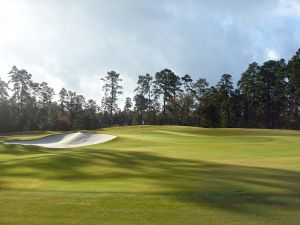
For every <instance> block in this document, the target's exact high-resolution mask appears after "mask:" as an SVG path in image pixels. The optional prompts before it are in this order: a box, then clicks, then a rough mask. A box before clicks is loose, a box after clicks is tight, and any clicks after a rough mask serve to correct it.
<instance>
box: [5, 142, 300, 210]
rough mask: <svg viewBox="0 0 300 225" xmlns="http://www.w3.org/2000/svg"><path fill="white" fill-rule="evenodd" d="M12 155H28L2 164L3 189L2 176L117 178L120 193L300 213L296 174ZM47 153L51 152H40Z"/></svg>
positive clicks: (134, 156) (91, 154) (145, 158)
mask: <svg viewBox="0 0 300 225" xmlns="http://www.w3.org/2000/svg"><path fill="white" fill-rule="evenodd" d="M11 148H12V146H4V149H3V150H2V151H1V152H0V156H1V154H2V153H3V152H4V153H6V154H7V152H8V151H9V152H11V151H12V149H11ZM14 151H15V152H11V153H12V154H15V153H17V155H18V152H19V151H20V152H22V154H23V153H24V152H27V153H28V154H30V153H31V154H32V155H30V157H26V158H18V159H12V160H7V161H2V162H0V171H1V172H0V188H2V189H3V190H5V189H6V190H8V189H10V188H9V187H7V186H5V185H1V184H2V182H1V181H2V180H3V178H5V177H13V178H14V177H15V179H18V178H29V179H30V178H34V179H40V180H45V181H47V182H49V181H51V182H54V183H55V182H56V181H63V182H67V183H68V182H69V183H72V184H73V183H74V184H77V182H83V183H84V185H87V186H88V185H95V183H94V182H97V185H99V186H101V184H102V183H103V184H104V183H105V182H110V181H116V180H117V181H118V184H120V183H122V182H123V183H124V187H123V188H124V189H122V188H120V189H119V190H120V192H122V190H124V192H136V193H142V192H146V193H160V194H165V195H170V197H171V198H176V199H178V200H180V201H184V202H191V203H194V204H203V205H207V206H210V207H213V208H219V209H222V210H229V211H235V212H239V213H247V214H249V213H255V214H259V213H262V212H261V211H259V210H257V211H255V210H254V208H255V206H259V207H261V206H263V207H269V206H272V207H274V206H275V207H284V208H287V209H289V210H296V211H297V210H299V209H300V201H299V197H300V173H299V172H295V171H289V170H282V169H271V168H263V167H251V166H243V165H231V164H222V163H213V162H207V161H198V160H186V159H180V158H171V157H165V156H161V155H157V154H153V153H149V152H125V151H117V150H89V149H78V150H76V151H70V150H69V151H67V152H64V151H56V152H53V151H52V150H42V149H41V148H31V147H18V148H16V149H15V150H14ZM50 152H52V153H55V154H44V153H50ZM37 153H38V155H34V154H37ZM24 168H26V169H28V168H29V169H30V171H31V172H30V173H28V172H26V171H25V170H23V169H24ZM103 168H106V169H105V170H103ZM89 182H90V183H89ZM132 182H141V183H143V182H146V184H147V185H148V186H147V188H146V189H143V188H142V189H136V190H132V189H130V185H129V186H127V185H128V184H130V183H132ZM116 185H117V184H116ZM99 190H100V189H99ZM152 190H153V191H152ZM100 191H101V190H100ZM297 199H298V200H297ZM249 207H250V208H251V210H252V211H251V210H250V209H249ZM253 210H254V211H253Z"/></svg>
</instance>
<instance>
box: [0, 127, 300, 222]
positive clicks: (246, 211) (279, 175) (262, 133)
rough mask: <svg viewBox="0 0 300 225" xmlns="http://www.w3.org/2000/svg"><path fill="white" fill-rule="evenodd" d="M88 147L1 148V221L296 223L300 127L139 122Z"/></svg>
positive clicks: (117, 129) (299, 208)
mask: <svg viewBox="0 0 300 225" xmlns="http://www.w3.org/2000/svg"><path fill="white" fill-rule="evenodd" d="M94 132H98V133H103V134H110V135H114V136H117V138H115V139H113V140H111V141H108V142H105V143H101V144H97V145H90V146H85V147H76V148H63V149H52V148H43V147H38V146H22V145H5V144H4V141H10V140H28V139H35V138H39V137H44V136H47V135H50V134H54V132H40V133H39V132H35V133H18V134H10V135H2V136H1V135H0V200H1V207H0V224H8V225H15V224H18V225H27V224H28V225H29V224H30V225H31V224H33V225H35V224H36V225H41V224H43V225H47V224H51V225H52V224H57V225H73V224H74V225H75V224H82V225H83V224H88V225H92V224H105V225H110V224H125V225H127V224H128V225H133V224H140V225H145V224H159V225H160V224H161V225H166V224H172V225H174V224H178V225H182V224H188V225H191V224H205V225H209V224H222V225H223V224H225V225H227V224H228V225H229V224H230V225H232V224H243V225H246V224H251V225H252V224H255V225H259V224H264V225H265V224H268V225H273V224H274V225H275V224H276V225H279V224H286V225H294V224H295V225H296V224H299V223H300V131H290V130H260V129H205V128H196V127H180V126H144V129H143V132H142V130H141V127H140V126H130V127H115V128H107V129H99V130H96V131H94Z"/></svg>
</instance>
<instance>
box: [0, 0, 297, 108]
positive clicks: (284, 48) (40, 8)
mask: <svg viewBox="0 0 300 225" xmlns="http://www.w3.org/2000/svg"><path fill="white" fill-rule="evenodd" d="M285 2H289V3H285ZM298 3H299V1H280V4H279V3H278V4H277V6H278V7H279V6H280V7H279V8H282V9H284V10H283V11H282V12H281V14H282V15H285V14H289V13H290V12H288V11H293V14H295V15H297V13H298V12H299V10H298V9H299V8H297V7H298V5H299V4H298ZM274 5H275V1H273V0H253V1H240V0H228V1H217V0H189V1H179V0H161V1H160V2H159V3H158V1H140V0H128V1H122V0H114V1H108V0H98V1H93V0H91V1H80V0H72V1H70V0H43V1H38V0H9V1H8V0H0V75H1V76H3V75H5V74H7V72H9V70H10V69H11V67H12V66H13V65H16V66H17V67H18V68H23V69H26V70H28V72H30V73H32V74H33V78H34V80H35V81H37V82H41V81H46V82H48V83H49V85H50V86H52V87H54V88H55V90H56V91H58V90H59V89H60V88H62V87H65V88H66V89H68V90H73V91H76V92H77V93H79V94H83V95H84V96H85V97H86V98H93V99H95V100H97V101H98V103H99V101H100V99H101V83H100V79H99V76H100V75H105V74H106V73H107V71H111V70H115V71H116V72H118V73H120V75H121V78H122V79H123V86H124V95H123V96H122V97H120V103H121V102H123V101H125V97H127V96H129V97H132V96H133V90H134V88H135V86H136V78H137V76H138V75H140V74H145V73H150V74H152V75H154V74H155V72H157V71H159V70H161V69H164V68H170V69H172V70H174V71H175V72H176V73H178V75H184V74H185V73H188V74H190V75H191V76H193V77H194V78H195V79H197V78H199V77H205V78H207V79H208V81H209V82H210V83H211V84H215V83H216V82H217V80H218V79H219V77H220V75H221V74H222V73H230V74H232V75H233V77H234V79H235V81H236V80H237V79H239V77H240V74H241V73H242V72H243V70H244V69H245V67H246V66H247V65H248V64H249V63H251V62H253V61H257V62H258V63H262V62H263V61H264V60H266V58H267V59H276V58H279V54H278V52H280V57H290V56H291V55H293V54H294V52H295V51H296V49H297V48H299V46H297V45H298V44H299V43H300V41H299V37H300V35H299V34H298V35H295V34H297V32H298V33H299V31H298V30H299V29H297V28H298V26H296V25H295V24H293V23H286V20H288V19H290V18H287V17H280V19H278V14H279V12H276V13H275V14H274V12H273V11H272V9H273V8H274ZM277 6H276V7H277ZM294 11H295V12H294ZM293 21H297V20H295V19H293ZM288 22H290V20H289V21H288ZM274 46H276V51H275V50H274ZM266 48H268V49H267V50H266Z"/></svg>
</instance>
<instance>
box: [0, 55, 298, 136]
mask: <svg viewBox="0 0 300 225" xmlns="http://www.w3.org/2000/svg"><path fill="white" fill-rule="evenodd" d="M101 82H102V84H103V90H102V93H103V98H102V100H101V105H97V103H96V101H94V100H92V99H90V100H86V99H85V97H84V96H83V95H79V94H77V93H76V92H73V91H70V90H66V89H65V88H62V89H61V90H60V92H59V93H58V100H54V96H55V93H54V90H53V88H51V87H49V85H48V84H47V83H45V82H42V83H36V82H34V81H33V80H32V75H31V74H30V73H28V72H27V71H26V70H24V69H18V68H17V67H16V66H13V67H12V69H11V71H10V72H9V81H8V82H4V81H3V80H2V79H1V78H0V132H11V131H30V130H74V129H95V128H100V127H108V126H117V125H134V124H149V125H185V126H201V127H251V128H285V129H299V128H300V49H299V50H298V51H297V52H296V54H295V55H294V56H293V57H292V58H291V59H290V60H288V61H286V60H284V59H280V60H269V61H266V62H264V63H263V64H262V65H258V64H257V63H256V62H253V63H251V64H250V65H249V66H248V68H247V69H246V71H244V72H243V73H242V74H241V78H240V80H239V81H238V82H237V85H236V86H235V85H234V83H233V79H232V76H231V75H230V74H223V75H222V76H221V78H220V80H219V82H218V83H217V84H216V85H212V86H210V85H209V83H208V82H207V80H206V79H204V78H200V79H197V80H195V81H194V80H193V79H192V77H191V76H190V75H188V74H186V75H183V76H178V75H176V74H175V73H174V72H173V71H172V70H170V69H163V70H161V71H159V72H157V73H156V74H155V75H154V76H151V75H150V74H145V75H139V76H138V79H137V87H136V89H135V91H134V92H135V95H134V97H133V99H131V98H129V97H127V98H126V101H125V106H124V108H123V109H120V108H119V107H118V102H119V101H118V97H119V96H120V95H121V94H123V92H122V89H123V87H122V79H120V74H118V73H116V72H115V71H110V72H108V73H107V75H106V76H103V77H102V78H101Z"/></svg>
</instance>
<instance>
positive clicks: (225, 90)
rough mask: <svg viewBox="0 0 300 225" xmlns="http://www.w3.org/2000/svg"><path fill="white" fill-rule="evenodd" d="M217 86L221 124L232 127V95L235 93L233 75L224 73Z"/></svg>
mask: <svg viewBox="0 0 300 225" xmlns="http://www.w3.org/2000/svg"><path fill="white" fill-rule="evenodd" d="M216 87H217V90H218V100H219V104H220V113H221V126H222V127H230V126H231V122H232V121H231V118H230V109H231V96H232V93H233V81H232V76H231V75H230V74H223V75H222V77H221V79H220V81H219V82H218V84H217V86H216Z"/></svg>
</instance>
